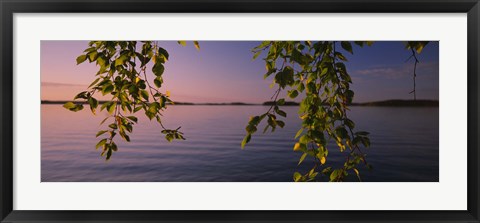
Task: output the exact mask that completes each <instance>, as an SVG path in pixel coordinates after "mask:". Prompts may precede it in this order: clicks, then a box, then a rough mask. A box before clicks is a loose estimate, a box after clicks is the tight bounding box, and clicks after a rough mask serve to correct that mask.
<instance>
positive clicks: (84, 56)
mask: <svg viewBox="0 0 480 223" xmlns="http://www.w3.org/2000/svg"><path fill="white" fill-rule="evenodd" d="M85 60H87V55H81V56H79V57H77V65H79V64H81V63H83V62H85Z"/></svg>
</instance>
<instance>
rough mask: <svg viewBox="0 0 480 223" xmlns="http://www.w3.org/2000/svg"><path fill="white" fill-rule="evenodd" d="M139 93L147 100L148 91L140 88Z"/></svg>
mask: <svg viewBox="0 0 480 223" xmlns="http://www.w3.org/2000/svg"><path fill="white" fill-rule="evenodd" d="M140 94H141V95H142V98H143V99H145V100H147V101H148V91H146V90H141V91H140Z"/></svg>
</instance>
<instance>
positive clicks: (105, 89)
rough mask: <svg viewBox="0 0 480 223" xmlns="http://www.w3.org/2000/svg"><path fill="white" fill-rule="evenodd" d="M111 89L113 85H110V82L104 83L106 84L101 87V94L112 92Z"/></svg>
mask: <svg viewBox="0 0 480 223" xmlns="http://www.w3.org/2000/svg"><path fill="white" fill-rule="evenodd" d="M113 89H114V87H113V85H111V84H106V85H104V86H103V88H102V94H103V95H106V94H108V93H110V92H112V91H113Z"/></svg>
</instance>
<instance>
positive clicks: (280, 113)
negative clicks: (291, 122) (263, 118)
mask: <svg viewBox="0 0 480 223" xmlns="http://www.w3.org/2000/svg"><path fill="white" fill-rule="evenodd" d="M275 112H276V113H277V114H278V115H280V116H282V117H287V113H286V112H284V111H282V110H280V109H277V110H276V111H275Z"/></svg>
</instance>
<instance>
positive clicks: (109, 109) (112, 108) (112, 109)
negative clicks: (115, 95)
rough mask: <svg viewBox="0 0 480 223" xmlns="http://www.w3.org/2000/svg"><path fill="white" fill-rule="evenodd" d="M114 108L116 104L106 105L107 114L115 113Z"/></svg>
mask: <svg viewBox="0 0 480 223" xmlns="http://www.w3.org/2000/svg"><path fill="white" fill-rule="evenodd" d="M116 106H117V103H110V104H108V106H107V111H108V113H110V114H112V113H113V112H114V111H115V107H116Z"/></svg>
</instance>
